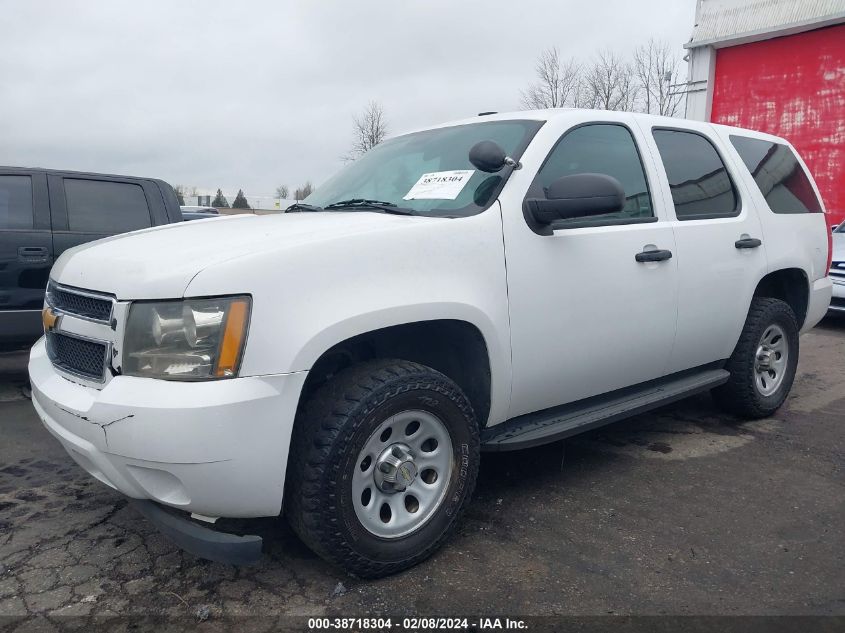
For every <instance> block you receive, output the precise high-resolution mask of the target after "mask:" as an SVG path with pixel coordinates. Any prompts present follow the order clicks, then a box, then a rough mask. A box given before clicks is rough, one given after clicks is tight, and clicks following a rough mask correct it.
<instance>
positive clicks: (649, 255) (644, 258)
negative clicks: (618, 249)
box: [634, 250, 672, 263]
mask: <svg viewBox="0 0 845 633" xmlns="http://www.w3.org/2000/svg"><path fill="white" fill-rule="evenodd" d="M634 259H636V260H637V261H638V262H640V263H644V262H663V261H666V260H667V259H672V251H666V250H656V251H643V252H641V253H637V254H636V255H634Z"/></svg>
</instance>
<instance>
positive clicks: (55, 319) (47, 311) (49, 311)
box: [41, 308, 59, 332]
mask: <svg viewBox="0 0 845 633" xmlns="http://www.w3.org/2000/svg"><path fill="white" fill-rule="evenodd" d="M41 322H42V323H44V331H45V332H49V331H50V330H52V329H54V328H55V327H56V326H57V325H58V324H59V315H58V314H56V313H55V312H53V308H44V309H43V310H42V311H41Z"/></svg>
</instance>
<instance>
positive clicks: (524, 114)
mask: <svg viewBox="0 0 845 633" xmlns="http://www.w3.org/2000/svg"><path fill="white" fill-rule="evenodd" d="M587 112H591V113H593V114H594V115H595V118H596V119H597V120H601V119H602V118H604V117H608V118H611V117H612V119H613V120H615V121H623V122H624V121H626V120H629V121H638V122H640V123H641V124H642V125H643V126H663V127H675V128H687V127H688V128H689V129H696V128H698V129H700V126H702V125H704V126H710V127H713V128H720V129H723V130H725V131H726V132H728V133H735V134H742V135H744V136H751V137H755V138H760V139H765V140H768V141H774V142H778V143H784V144H787V145H788V144H789V143H788V141H786V140H785V139H783V138H781V137H778V136H774V135H772V134H766V133H765V132H758V131H756V130H749V129H746V128H740V127H732V126H729V125H721V124H719V123H709V122H707V121H695V120H692V119H683V118H679V117H668V116H659V115H656V114H644V113H641V112H620V111H616V110H591V109H587V108H551V109H548V110H518V111H516V112H496V113H494V114H484V115H478V116H474V117H469V118H466V119H458V120H455V121H449V122H446V123H442V124H440V125H432V126H429V127H425V128H419V129H415V130H410V131H409V132H405V133H412V132H422V131H425V130H434V129H438V128H445V127H453V126H456V125H468V124H470V123H481V122H484V121H513V120H522V121H525V120H529V121H552V120H560V119H567V118H568V119H576V118H577V119H579V120H583V118H584V113H587ZM405 133H403V134H405ZM398 136H401V135H398Z"/></svg>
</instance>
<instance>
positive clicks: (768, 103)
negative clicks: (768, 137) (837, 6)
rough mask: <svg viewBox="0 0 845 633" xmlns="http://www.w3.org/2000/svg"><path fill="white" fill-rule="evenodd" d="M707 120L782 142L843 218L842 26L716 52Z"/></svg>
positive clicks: (833, 214)
mask: <svg viewBox="0 0 845 633" xmlns="http://www.w3.org/2000/svg"><path fill="white" fill-rule="evenodd" d="M711 120H712V121H713V122H714V123H724V124H726V125H736V126H739V127H745V128H749V129H752V130H760V131H762V132H768V133H770V134H776V135H777V136H782V137H784V138H786V139H788V140H789V141H790V142H791V143H792V144H793V145H794V146H795V147H796V148H797V149H798V151H799V152H800V153H801V156H802V158H803V159H804V161H805V162H806V163H807V165H808V166H809V168H810V171H811V172H812V173H813V177H814V178H815V179H816V184H818V186H819V189H820V190H821V193H822V198H823V200H824V204H825V207H826V208H827V211H828V213H829V215H830V217H829V218H828V220H829V221H830V222H831V223H832V224H838V223H839V222H842V221H843V220H845V24H842V25H837V26H831V27H827V28H823V29H818V30H815V31H808V32H806V33H799V34H797V35H787V36H784V37H778V38H775V39H771V40H765V41H762V42H754V43H752V44H742V45H739V46H732V47H729V48H721V49H719V50H718V51H717V52H716V81H715V84H714V88H713V110H712V115H711Z"/></svg>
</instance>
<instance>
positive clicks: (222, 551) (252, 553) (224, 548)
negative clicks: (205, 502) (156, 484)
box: [132, 499, 262, 565]
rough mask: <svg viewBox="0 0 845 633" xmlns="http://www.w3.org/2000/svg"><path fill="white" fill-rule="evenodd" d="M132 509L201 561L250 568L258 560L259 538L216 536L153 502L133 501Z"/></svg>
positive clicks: (219, 533)
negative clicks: (205, 559)
mask: <svg viewBox="0 0 845 633" xmlns="http://www.w3.org/2000/svg"><path fill="white" fill-rule="evenodd" d="M132 505H133V506H134V507H135V509H136V510H138V512H140V513H141V514H143V515H144V516H145V517H146V518H147V520H148V521H149V522H150V523H152V524H153V525H155V526H156V527H157V528H158V529H159V531H160V532H161V533H162V534H164V535H165V536H166V537H167V538H169V539H170V540H171V541H173V542H174V543H176V545H178V546H179V547H181V548H182V549H184V550H186V551H188V552H191V554H194V555H196V556H199V557H200V558H207V559H208V560H213V561H217V562H218V563H227V564H229V565H249V564H250V563H255V562H258V560H259V559H260V558H261V544H262V539H261V537H260V536H254V535H246V536H237V535H235V534H226V533H225V532H217V531H215V530H212V529H211V528H208V527H204V526H202V525H199V524H198V523H193V522H191V521H189V520H188V519H186V518H184V517H179V516H175V515H174V514H172V513H170V512H168V511H167V510H165V509H163V508H162V507H161V506H159V505H156V504H155V503H153V502H152V501H146V500H141V499H133V500H132Z"/></svg>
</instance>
